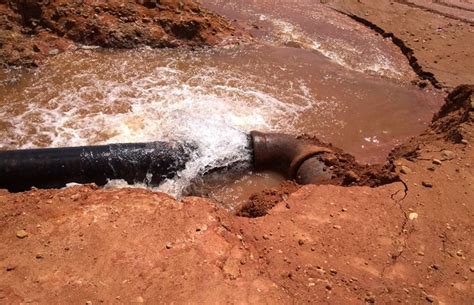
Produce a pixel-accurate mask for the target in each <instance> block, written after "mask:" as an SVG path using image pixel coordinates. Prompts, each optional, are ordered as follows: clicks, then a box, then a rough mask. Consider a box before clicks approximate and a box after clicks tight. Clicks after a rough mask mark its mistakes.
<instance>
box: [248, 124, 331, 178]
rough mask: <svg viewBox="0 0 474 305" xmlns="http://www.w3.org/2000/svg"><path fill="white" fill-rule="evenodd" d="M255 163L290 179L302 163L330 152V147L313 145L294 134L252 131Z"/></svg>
mask: <svg viewBox="0 0 474 305" xmlns="http://www.w3.org/2000/svg"><path fill="white" fill-rule="evenodd" d="M250 136H251V139H252V141H251V142H252V148H253V163H254V167H255V169H257V170H265V169H266V170H275V171H277V172H280V173H281V174H283V175H285V176H286V177H287V178H289V179H295V178H296V175H297V172H298V169H299V168H300V166H301V164H303V162H305V161H306V160H308V159H309V158H311V157H313V156H315V155H318V154H321V153H330V152H332V151H331V150H330V149H328V148H326V147H320V146H316V145H312V144H310V143H307V142H305V141H303V140H298V139H296V138H295V137H294V136H290V135H286V134H281V133H262V132H258V131H252V132H251V133H250Z"/></svg>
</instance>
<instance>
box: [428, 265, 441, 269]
mask: <svg viewBox="0 0 474 305" xmlns="http://www.w3.org/2000/svg"><path fill="white" fill-rule="evenodd" d="M430 267H431V269H434V270H439V269H440V267H439V265H437V264H433V265H431V266H430Z"/></svg>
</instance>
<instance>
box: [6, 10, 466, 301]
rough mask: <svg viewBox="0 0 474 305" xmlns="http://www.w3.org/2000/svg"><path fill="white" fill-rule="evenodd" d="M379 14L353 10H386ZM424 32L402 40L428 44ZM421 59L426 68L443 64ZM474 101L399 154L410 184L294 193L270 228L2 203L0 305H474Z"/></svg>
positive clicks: (192, 213) (78, 199) (172, 210)
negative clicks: (224, 304)
mask: <svg viewBox="0 0 474 305" xmlns="http://www.w3.org/2000/svg"><path fill="white" fill-rule="evenodd" d="M53 2H54V1H53ZM342 2H344V1H342ZM347 2H348V3H349V1H347ZM365 2H367V3H365ZM368 2H369V1H364V2H363V1H358V2H357V3H358V4H354V5H361V7H362V5H366V6H365V9H367V10H371V11H370V12H372V10H373V11H374V12H375V11H376V10H375V9H374V8H373V7H374V6H373V5H372V6H371V4H370V3H368ZM351 3H356V1H352V2H351ZM377 3H388V1H380V2H379V1H377ZM346 4H347V3H346ZM351 5H352V4H351ZM387 5H389V4H387ZM398 5H404V4H400V3H399V1H395V3H394V4H393V6H392V7H393V8H394V9H395V8H396V7H397V6H398ZM405 6H406V5H405ZM405 6H403V7H402V6H401V7H402V8H403V9H405ZM358 7H359V6H358ZM145 9H147V8H145ZM407 9H410V10H411V9H413V10H415V13H414V14H420V16H421V14H425V13H429V11H426V10H422V12H421V11H416V10H421V9H419V8H414V7H411V6H409V8H407ZM370 12H369V13H367V14H368V16H367V15H366V13H365V12H363V13H358V14H359V15H360V16H361V17H363V18H367V17H370V16H371V13H370ZM356 13H357V12H356V11H353V12H351V14H356ZM379 14H382V15H381V16H383V12H382V11H379ZM390 14H396V12H393V11H390V13H389V15H387V16H385V17H386V18H387V19H390V18H388V17H390V16H392V15H390ZM413 16H418V15H413ZM392 17H393V16H392ZM412 18H414V17H412ZM434 18H438V17H434ZM439 18H442V19H440V20H445V19H444V18H447V17H446V16H442V17H439ZM407 19H408V17H407ZM381 20H382V19H380V20H378V19H373V20H372V21H371V22H374V23H375V24H377V22H378V21H380V22H383V21H381ZM446 22H449V21H446ZM458 22H461V23H462V22H463V21H459V20H458ZM393 24H395V22H394V23H393ZM420 24H421V23H420ZM462 24H463V25H462V27H466V28H467V29H469V28H468V25H467V23H462ZM380 26H382V25H380ZM394 26H395V25H394ZM414 26H415V25H414V24H412V23H411V22H406V23H404V22H398V26H397V28H398V29H400V30H401V29H402V28H403V27H405V29H406V31H409V32H410V33H413V35H414V36H411V35H409V37H413V39H418V40H419V41H422V40H423V39H424V37H425V35H429V34H428V30H427V29H424V30H420V31H414V30H413V29H414ZM416 26H417V25H416ZM395 30H396V29H392V30H390V31H392V32H395ZM449 35H452V36H450V37H457V35H458V34H457V32H456V33H454V32H453V33H451V34H449ZM410 39H412V38H410ZM467 39H468V38H466V40H467ZM404 41H405V42H407V43H408V39H404ZM453 41H457V40H456V39H453ZM471 41H472V40H471ZM420 49H421V47H420ZM421 50H422V49H421ZM438 51H439V52H441V51H440V50H438ZM428 53H429V52H427V53H426V54H428ZM435 53H436V50H434V51H433V54H435ZM414 54H415V56H417V58H418V61H419V62H420V63H421V64H422V66H423V63H425V62H428V61H429V60H430V58H431V59H432V58H433V55H429V54H428V55H426V54H425V53H424V52H422V51H419V50H418V49H416V48H414ZM439 54H444V53H439ZM462 54H464V53H462ZM469 54H470V55H469V56H471V55H472V51H470V53H469ZM430 56H431V57H430ZM462 56H464V55H462ZM466 66H469V63H466ZM423 67H424V68H426V69H428V70H427V71H433V74H434V75H435V77H436V78H437V79H438V80H439V81H440V82H442V83H443V84H444V85H446V86H452V87H455V85H457V84H458V83H460V81H459V80H460V79H462V80H463V81H464V80H466V81H467V80H469V79H470V77H472V74H468V73H467V72H466V71H467V70H465V69H466V68H465V67H461V65H459V66H457V65H455V64H452V65H450V64H449V62H448V63H446V64H444V66H442V67H441V68H439V69H438V70H437V69H432V70H431V68H430V66H429V65H428V66H426V67H425V66H423ZM457 69H459V70H457ZM457 71H459V72H457ZM463 71H464V72H463ZM471 71H472V70H471ZM473 89H474V88H473V87H472V86H461V87H458V88H456V89H455V90H454V91H453V92H452V93H451V94H450V96H449V97H448V98H447V100H446V104H445V106H443V108H442V109H441V110H440V112H439V113H438V114H436V115H435V117H434V118H433V122H432V124H431V126H430V128H429V129H428V130H427V131H426V132H425V133H423V134H422V135H420V136H419V137H416V138H414V139H412V140H411V141H408V142H407V143H406V144H404V145H402V146H400V147H399V148H397V149H395V150H394V151H393V153H392V155H391V156H390V158H391V161H392V163H393V165H394V169H395V170H396V173H397V174H399V177H400V179H401V181H400V182H395V183H390V184H385V185H383V186H379V187H376V188H371V187H368V186H352V187H341V186H333V185H320V186H316V185H308V186H304V187H299V186H295V185H291V184H287V185H286V186H284V189H286V190H287V191H282V192H279V190H273V191H269V194H268V195H269V196H274V199H273V203H272V204H271V205H270V206H267V207H266V208H265V213H266V215H264V216H262V217H258V218H247V217H236V216H234V215H231V214H229V213H227V212H226V211H224V210H223V209H220V208H219V207H216V206H215V205H214V204H213V203H212V202H210V201H208V200H206V199H203V198H195V197H190V198H185V199H184V200H183V201H182V202H176V201H175V200H174V199H172V198H170V197H168V196H166V195H164V194H158V193H152V192H150V191H146V190H136V189H134V190H132V189H115V190H104V189H97V188H96V187H93V186H80V187H73V188H68V189H63V190H32V191H30V192H25V193H18V194H11V193H8V192H7V191H0V227H1V228H2V229H1V230H0V237H1V238H2V241H3V242H2V243H1V244H0V274H1V276H0V302H1V303H5V304H17V303H22V302H23V303H41V304H43V303H48V304H64V303H79V304H80V303H83V304H84V303H86V304H100V303H104V304H109V303H117V304H119V303H146V304H156V303H175V304H182V303H188V304H189V303H211V304H215V303H219V304H222V303H252V304H254V303H258V304H291V303H297V304H301V303H313V304H314V303H315V304H323V303H324V304H374V303H375V304H398V303H402V304H430V303H433V304H456V305H458V304H466V305H467V304H472V300H473V299H474V284H473V279H474V259H473V256H474V243H473V242H472V236H473V233H474V232H473V231H474V230H473V229H474V228H473V225H472V223H473V221H472V220H473V217H474V211H473V206H472V198H474V186H473V183H474V171H473V168H472V164H473V161H474V152H473V147H472V143H474V133H473V131H474V129H473V123H474V95H473ZM280 191H281V190H280ZM272 207H273V208H272ZM265 213H263V214H265Z"/></svg>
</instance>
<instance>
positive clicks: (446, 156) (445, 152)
mask: <svg viewBox="0 0 474 305" xmlns="http://www.w3.org/2000/svg"><path fill="white" fill-rule="evenodd" d="M441 155H442V156H443V158H444V159H445V160H452V159H454V157H456V154H455V153H454V152H452V151H450V150H443V152H442V153H441Z"/></svg>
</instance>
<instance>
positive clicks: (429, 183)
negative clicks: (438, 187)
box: [421, 181, 433, 188]
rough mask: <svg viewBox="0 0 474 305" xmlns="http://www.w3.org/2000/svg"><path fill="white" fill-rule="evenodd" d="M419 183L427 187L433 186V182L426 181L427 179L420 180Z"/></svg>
mask: <svg viewBox="0 0 474 305" xmlns="http://www.w3.org/2000/svg"><path fill="white" fill-rule="evenodd" d="M421 185H423V186H424V187H427V188H432V187H433V184H432V183H431V182H428V181H423V182H421Z"/></svg>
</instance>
